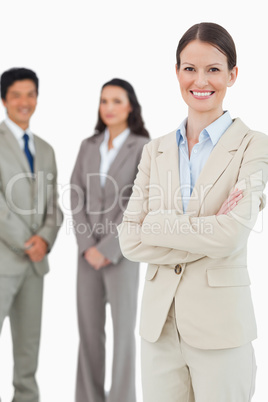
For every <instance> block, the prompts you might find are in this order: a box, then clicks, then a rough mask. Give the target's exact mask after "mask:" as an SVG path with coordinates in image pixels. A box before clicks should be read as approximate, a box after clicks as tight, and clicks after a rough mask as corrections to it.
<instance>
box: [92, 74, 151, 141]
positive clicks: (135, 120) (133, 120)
mask: <svg viewBox="0 0 268 402" xmlns="http://www.w3.org/2000/svg"><path fill="white" fill-rule="evenodd" d="M108 85H113V86H116V87H120V88H123V89H124V90H125V91H126V92H127V95H128V100H129V102H130V104H131V107H132V111H131V112H130V113H129V116H128V127H129V128H130V130H131V132H132V133H133V134H136V135H143V136H144V137H149V133H148V131H147V130H146V128H145V127H144V122H143V119H142V116H141V106H140V104H139V102H138V99H137V96H136V94H135V91H134V88H133V87H132V85H131V84H130V83H129V82H127V81H125V80H122V79H120V78H113V79H112V80H110V81H108V82H106V83H105V84H104V85H103V86H102V88H101V90H103V88H105V87H107V86H108ZM105 128H106V124H105V123H104V122H103V121H102V119H101V116H100V112H98V122H97V124H96V127H95V130H96V132H97V134H98V133H101V132H102V131H103V130H105Z"/></svg>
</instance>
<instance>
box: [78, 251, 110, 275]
mask: <svg viewBox="0 0 268 402" xmlns="http://www.w3.org/2000/svg"><path fill="white" fill-rule="evenodd" d="M84 257H85V259H86V261H87V262H88V263H89V264H90V265H92V267H93V268H94V269H95V270H96V271H98V270H99V269H100V268H102V267H105V266H106V265H109V264H110V263H111V261H110V260H108V258H106V257H104V255H103V254H101V253H100V252H99V250H97V248H96V247H90V248H89V249H87V251H86V252H85V254H84Z"/></svg>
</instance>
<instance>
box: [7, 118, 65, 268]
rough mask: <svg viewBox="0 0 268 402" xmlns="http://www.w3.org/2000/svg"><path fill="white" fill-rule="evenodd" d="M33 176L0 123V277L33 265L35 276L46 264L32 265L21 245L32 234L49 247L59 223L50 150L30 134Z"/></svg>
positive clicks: (16, 146)
mask: <svg viewBox="0 0 268 402" xmlns="http://www.w3.org/2000/svg"><path fill="white" fill-rule="evenodd" d="M34 144H35V149H36V155H35V159H34V164H35V165H34V172H35V173H34V175H32V174H31V172H30V167H29V164H28V161H27V159H26V156H25V154H24V152H23V151H22V150H21V149H20V147H19V144H18V142H17V140H16V138H15V137H14V135H13V134H12V132H11V131H10V130H9V128H8V127H7V126H6V124H5V123H4V122H2V123H1V124H0V226H1V230H0V275H17V274H21V273H23V272H24V271H25V270H26V269H27V268H28V267H29V265H31V264H33V266H34V269H35V270H36V272H37V273H38V274H39V275H44V274H45V273H46V272H48V269H49V268H48V261H47V257H45V258H44V259H43V260H42V261H41V262H37V263H32V262H31V261H30V259H29V257H28V256H27V255H25V253H24V243H25V242H26V241H27V240H28V239H29V238H30V237H31V236H32V235H34V234H37V235H39V236H41V237H42V238H43V239H44V240H45V241H46V242H47V243H48V246H49V250H50V249H51V247H52V246H53V243H54V241H55V239H56V236H57V232H58V230H59V228H60V226H61V223H62V212H61V210H60V208H59V205H58V203H57V189H56V181H57V169H56V162H55V156H54V152H53V149H52V147H51V146H50V145H49V144H48V143H46V142H45V141H43V140H42V139H41V138H39V137H37V136H36V135H34Z"/></svg>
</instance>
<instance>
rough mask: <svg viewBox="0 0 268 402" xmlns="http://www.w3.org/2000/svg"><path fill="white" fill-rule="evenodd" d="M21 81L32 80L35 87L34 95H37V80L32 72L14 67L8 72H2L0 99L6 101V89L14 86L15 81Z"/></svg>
mask: <svg viewBox="0 0 268 402" xmlns="http://www.w3.org/2000/svg"><path fill="white" fill-rule="evenodd" d="M22 80H32V81H33V82H34V84H35V87H36V93H37V94H38V84H39V80H38V77H37V75H36V74H35V72H34V71H32V70H29V69H28V68H23V67H19V68H17V67H15V68H10V69H9V70H7V71H5V72H3V74H2V75H1V78H0V86H1V98H2V99H3V100H5V99H6V95H7V91H8V88H9V87H10V86H11V85H13V84H14V82H16V81H22Z"/></svg>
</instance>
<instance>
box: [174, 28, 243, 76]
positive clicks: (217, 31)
mask: <svg viewBox="0 0 268 402" xmlns="http://www.w3.org/2000/svg"><path fill="white" fill-rule="evenodd" d="M196 39H198V40H200V41H202V42H207V43H210V44H211V45H212V46H214V47H216V48H217V49H218V50H219V51H220V52H222V53H223V54H225V56H226V57H227V61H228V68H229V70H232V69H233V68H234V67H235V66H236V49H235V43H234V41H233V38H232V37H231V35H230V34H229V32H227V31H226V29H225V28H223V27H222V26H221V25H218V24H214V23H212V22H201V23H200V24H195V25H193V26H192V27H191V28H189V29H188V31H186V32H185V34H184V35H183V36H182V38H181V40H180V42H179V44H178V48H177V54H176V56H177V66H178V68H180V54H181V52H182V50H183V49H184V48H185V47H186V46H187V45H188V44H189V43H190V42H192V41H193V40H196Z"/></svg>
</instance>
